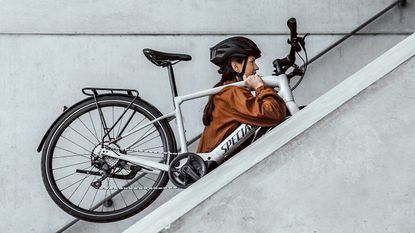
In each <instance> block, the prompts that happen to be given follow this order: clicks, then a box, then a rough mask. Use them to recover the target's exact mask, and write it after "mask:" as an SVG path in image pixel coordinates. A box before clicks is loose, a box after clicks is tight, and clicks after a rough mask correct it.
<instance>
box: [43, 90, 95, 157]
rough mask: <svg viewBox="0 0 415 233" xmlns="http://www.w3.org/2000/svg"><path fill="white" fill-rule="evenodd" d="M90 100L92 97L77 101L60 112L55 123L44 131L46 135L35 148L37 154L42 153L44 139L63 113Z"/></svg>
mask: <svg viewBox="0 0 415 233" xmlns="http://www.w3.org/2000/svg"><path fill="white" fill-rule="evenodd" d="M91 99H93V97H88V98H85V99H83V100H81V101H79V102H77V103H76V104H74V105H72V106H71V107H69V108H67V109H66V110H65V111H64V112H62V113H61V114H60V115H59V116H58V117H57V118H56V119H55V121H54V122H53V123H52V125H50V126H49V128H48V130H47V131H46V133H45V135H43V138H42V140H41V141H40V143H39V146H38V147H37V149H36V151H37V152H39V153H40V152H41V151H42V149H43V144H45V141H46V138H48V136H49V133H50V131H51V130H52V129H53V127H54V126H55V125H56V123H58V121H59V120H60V119H61V118H62V117H63V116H64V115H65V113H66V112H67V111H68V110H71V109H73V108H74V107H76V106H78V105H79V104H81V103H83V102H85V101H89V100H91Z"/></svg>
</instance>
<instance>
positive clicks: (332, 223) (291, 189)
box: [162, 57, 415, 233]
mask: <svg viewBox="0 0 415 233" xmlns="http://www.w3.org/2000/svg"><path fill="white" fill-rule="evenodd" d="M414 76H415V57H412V59H410V60H408V61H407V62H406V63H404V64H403V65H401V66H399V67H398V68H397V69H395V70H394V71H393V72H391V73H390V74H388V75H387V76H385V77H384V78H382V79H380V80H379V81H377V82H376V83H374V84H373V85H371V86H369V87H368V88H367V89H366V90H364V91H363V92H362V93H360V94H359V95H357V96H355V97H354V98H352V99H351V100H350V101H348V102H347V103H346V104H344V105H343V106H341V107H340V108H338V109H337V110H336V111H335V112H333V113H331V114H330V115H328V116H327V117H325V118H324V119H322V120H321V121H319V122H318V123H317V124H315V125H313V126H312V127H311V128H309V129H308V130H306V131H305V132H303V133H302V134H301V135H299V136H297V137H296V138H295V139H293V140H291V141H290V142H289V143H287V144H286V145H284V146H283V147H281V148H280V149H278V150H277V151H275V152H274V153H272V154H271V155H270V156H269V157H267V158H266V159H265V160H263V161H261V162H260V163H259V164H257V165H256V166H255V167H253V168H251V169H250V170H249V171H247V172H246V173H244V174H243V175H241V176H240V177H238V178H237V179H235V180H234V181H233V182H232V183H230V184H229V185H227V186H226V187H224V188H222V189H221V190H219V191H218V192H217V193H215V194H214V195H213V196H211V197H210V198H208V199H206V200H205V201H204V202H203V203H201V204H200V205H198V206H197V207H195V208H194V209H192V210H191V211H189V212H188V213H187V214H185V215H183V216H182V217H181V218H179V219H178V220H177V221H176V222H174V223H172V224H171V225H170V226H169V228H167V229H165V230H163V231H162V232H164V233H167V232H198V233H202V232H229V233H233V232H235V233H236V232H414V231H415V221H414V219H415V192H414V191H415V173H414V171H415V157H414V154H413V149H414V147H415V140H414V136H415V124H414V123H415V120H414V117H413V116H414V114H415V106H414V105H413V101H414V99H415V94H414V92H413V90H414V88H415V79H414ZM252 156H255V155H254V154H253V155H252Z"/></svg>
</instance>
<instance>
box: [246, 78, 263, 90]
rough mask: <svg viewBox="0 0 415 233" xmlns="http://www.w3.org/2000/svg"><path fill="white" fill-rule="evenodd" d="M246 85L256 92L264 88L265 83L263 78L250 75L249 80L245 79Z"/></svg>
mask: <svg viewBox="0 0 415 233" xmlns="http://www.w3.org/2000/svg"><path fill="white" fill-rule="evenodd" d="M245 85H246V86H247V87H248V88H249V89H250V90H252V91H254V90H256V89H257V88H258V87H260V86H264V85H265V83H264V81H263V80H262V78H261V77H260V76H259V75H257V74H253V75H249V76H248V77H247V78H245Z"/></svg>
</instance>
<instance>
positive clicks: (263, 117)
mask: <svg viewBox="0 0 415 233" xmlns="http://www.w3.org/2000/svg"><path fill="white" fill-rule="evenodd" d="M260 56H261V51H260V50H259V48H258V47H257V45H256V44H255V43H254V42H253V41H251V40H250V39H248V38H245V37H231V38H228V39H226V40H223V41H221V42H220V43H218V44H217V45H215V46H214V47H212V48H211V49H210V61H211V62H212V63H214V64H215V65H217V66H219V70H218V72H219V74H222V78H221V80H220V81H219V82H218V83H217V84H216V85H215V87H218V86H222V85H226V84H230V83H233V82H237V81H242V80H245V85H246V87H236V86H229V87H225V88H224V89H223V90H221V91H220V92H219V93H217V94H215V95H213V96H210V97H209V101H208V103H207V105H206V107H205V109H204V112H203V124H204V125H205V129H204V131H203V134H202V137H201V139H200V143H199V147H198V150H197V151H198V152H199V153H206V152H210V151H212V150H213V149H215V147H216V146H217V145H218V144H219V143H220V142H222V140H224V139H225V138H226V137H227V136H228V135H229V134H231V133H232V132H233V131H234V130H235V129H236V128H237V127H238V126H239V125H240V124H241V123H244V124H249V125H253V126H260V127H273V126H276V125H278V124H279V123H281V122H282V121H283V120H284V119H285V116H286V107H285V103H284V100H282V99H281V97H280V96H279V95H278V94H277V93H276V92H275V90H274V89H273V88H271V87H267V86H266V85H265V84H264V82H263V81H262V79H261V77H260V76H258V75H257V74H256V71H257V70H258V66H257V64H256V63H255V60H256V59H257V58H259V57H260ZM251 91H255V93H256V94H255V96H254V95H252V93H251Z"/></svg>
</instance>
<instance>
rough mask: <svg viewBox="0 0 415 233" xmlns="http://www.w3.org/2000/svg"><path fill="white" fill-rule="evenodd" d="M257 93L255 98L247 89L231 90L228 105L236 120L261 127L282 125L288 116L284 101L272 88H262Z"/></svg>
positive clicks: (236, 88) (228, 95) (237, 88)
mask: <svg viewBox="0 0 415 233" xmlns="http://www.w3.org/2000/svg"><path fill="white" fill-rule="evenodd" d="M255 92H256V96H253V95H252V94H251V92H250V91H249V90H247V89H245V88H241V87H234V88H229V90H228V91H227V93H226V98H229V99H228V101H227V103H228V104H229V110H230V113H231V114H232V116H233V117H234V118H235V120H237V121H239V122H241V123H244V124H249V125H254V126H260V127H272V126H275V125H278V124H280V123H281V122H282V121H283V120H284V119H285V116H286V106H285V103H284V100H283V99H282V98H281V97H280V96H279V95H278V94H277V92H276V91H275V90H274V89H273V88H271V87H265V86H261V87H259V88H257V89H256V90H255ZM224 97H225V96H224Z"/></svg>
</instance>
